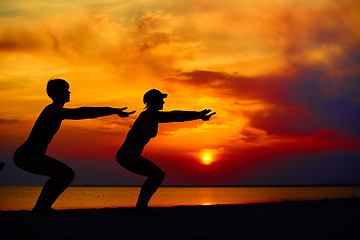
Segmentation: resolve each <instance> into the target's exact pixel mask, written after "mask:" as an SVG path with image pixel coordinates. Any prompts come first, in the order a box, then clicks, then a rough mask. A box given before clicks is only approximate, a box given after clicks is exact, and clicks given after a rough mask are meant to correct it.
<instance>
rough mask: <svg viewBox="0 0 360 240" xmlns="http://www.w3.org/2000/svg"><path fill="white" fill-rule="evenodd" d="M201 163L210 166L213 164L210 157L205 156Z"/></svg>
mask: <svg viewBox="0 0 360 240" xmlns="http://www.w3.org/2000/svg"><path fill="white" fill-rule="evenodd" d="M201 162H202V163H203V164H205V165H209V164H211V163H212V162H213V160H212V158H211V157H210V156H204V157H203V158H202V161H201Z"/></svg>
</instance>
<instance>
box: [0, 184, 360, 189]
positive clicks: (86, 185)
mask: <svg viewBox="0 0 360 240" xmlns="http://www.w3.org/2000/svg"><path fill="white" fill-rule="evenodd" d="M0 187H42V186H35V185H28V186H27V185H0ZM69 187H141V185H93V184H78V185H70V186H69ZM160 187H185V188H186V187H189V188H190V187H194V188H195V187H199V188H200V187H214V188H216V187H219V188H221V187H360V183H351V184H343V183H335V184H269V185H267V184H254V185H252V184H245V185H163V186H160Z"/></svg>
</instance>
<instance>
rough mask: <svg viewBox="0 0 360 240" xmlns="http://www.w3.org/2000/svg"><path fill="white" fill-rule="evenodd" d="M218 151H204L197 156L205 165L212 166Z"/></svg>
mask: <svg viewBox="0 0 360 240" xmlns="http://www.w3.org/2000/svg"><path fill="white" fill-rule="evenodd" d="M217 153H218V151H217V150H215V149H203V150H201V151H200V152H199V153H198V154H197V156H198V158H199V160H200V162H201V164H203V165H210V164H212V163H213V162H215V159H216V158H215V156H216V155H217Z"/></svg>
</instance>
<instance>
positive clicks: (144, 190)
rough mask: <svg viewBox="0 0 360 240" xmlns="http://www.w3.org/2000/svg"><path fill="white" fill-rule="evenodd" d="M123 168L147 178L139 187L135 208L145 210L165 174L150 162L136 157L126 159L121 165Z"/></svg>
mask: <svg viewBox="0 0 360 240" xmlns="http://www.w3.org/2000/svg"><path fill="white" fill-rule="evenodd" d="M121 165H122V166H123V167H124V168H126V169H128V170H130V171H131V172H133V173H136V174H139V175H143V176H146V177H148V179H147V180H146V181H145V182H144V184H143V185H142V187H141V190H140V194H139V197H138V201H137V203H136V207H137V208H146V207H148V203H149V201H150V199H151V197H152V196H153V195H154V193H155V192H156V191H157V190H158V188H159V187H160V185H161V183H162V181H163V180H164V178H165V173H164V172H163V171H162V170H161V169H160V168H159V167H158V166H157V165H156V164H155V163H153V162H151V161H150V160H148V159H146V158H144V157H142V156H138V157H136V158H132V159H128V160H127V161H126V163H125V164H121Z"/></svg>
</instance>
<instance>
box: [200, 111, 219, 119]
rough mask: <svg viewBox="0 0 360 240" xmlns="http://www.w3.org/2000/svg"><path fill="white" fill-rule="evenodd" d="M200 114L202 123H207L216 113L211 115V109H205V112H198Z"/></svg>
mask: <svg viewBox="0 0 360 240" xmlns="http://www.w3.org/2000/svg"><path fill="white" fill-rule="evenodd" d="M200 114H201V115H202V116H201V119H202V120H203V121H208V120H209V119H210V118H211V116H212V115H214V114H216V112H212V113H211V109H205V110H202V111H201V112H200Z"/></svg>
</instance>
